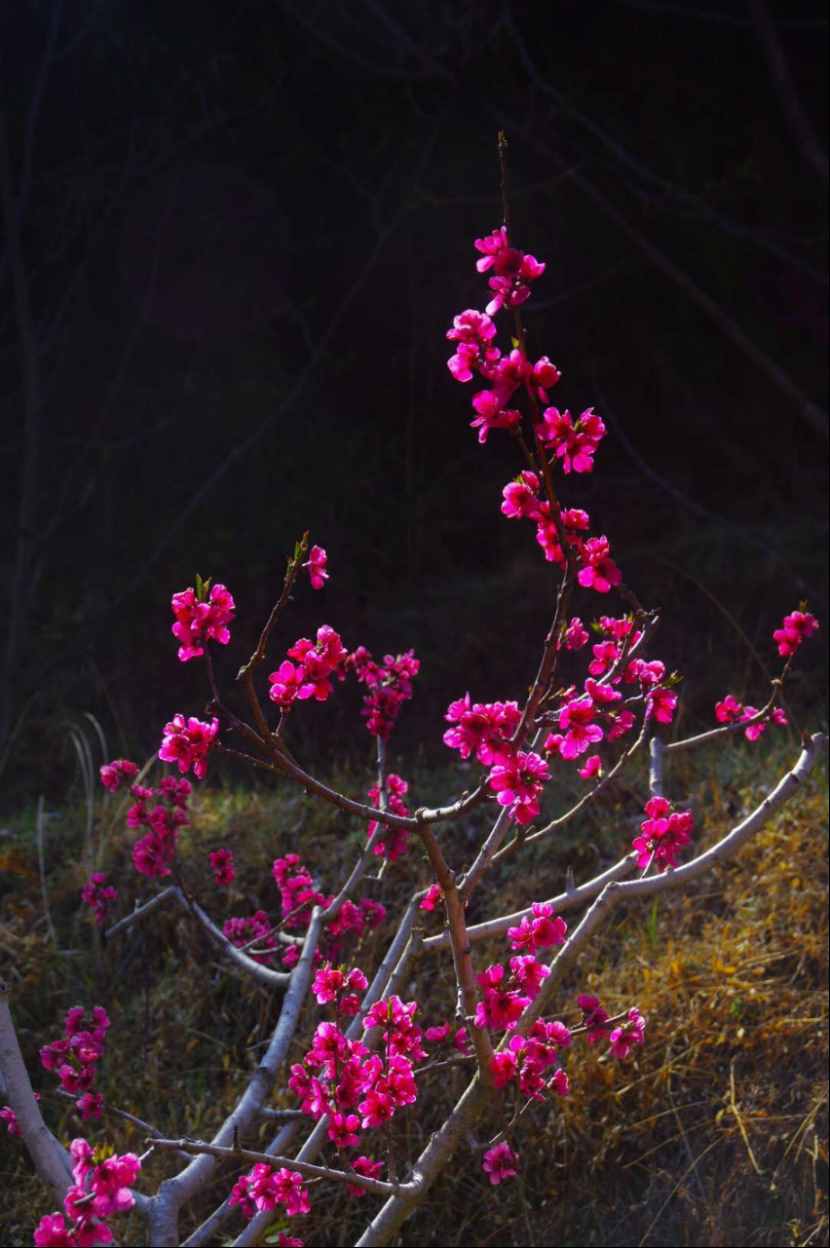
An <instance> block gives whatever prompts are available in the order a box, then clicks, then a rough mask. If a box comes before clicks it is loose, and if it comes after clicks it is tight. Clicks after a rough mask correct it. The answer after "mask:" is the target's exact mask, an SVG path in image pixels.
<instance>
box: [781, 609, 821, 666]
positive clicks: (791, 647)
mask: <svg viewBox="0 0 830 1248" xmlns="http://www.w3.org/2000/svg"><path fill="white" fill-rule="evenodd" d="M819 627H820V625H819V622H818V620H817V619H816V617H815V616H814V615H811V614H810V612H809V611H791V612H790V614H789V615H785V616H784V619H783V620H782V621H781V627H780V628H776V630H775V632H774V633H773V634H772V638H773V641H775V642H776V644H777V646H778V653H779V654H780V655H781V657H782V658H787V659H788V658H789V657H790V655H791V654H795V652H796V650H797V649H798V647H799V646H800V645H801V643H802V641H806V640H807V638H808V637H812V635H813V633H815V632H816V631H817V630H818V629H819Z"/></svg>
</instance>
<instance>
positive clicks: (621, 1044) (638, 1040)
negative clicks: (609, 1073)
mask: <svg viewBox="0 0 830 1248" xmlns="http://www.w3.org/2000/svg"><path fill="white" fill-rule="evenodd" d="M645 1029H646V1020H645V1019H644V1018H643V1016H642V1014H641V1013H640V1011H639V1010H638V1009H637V1008H636V1006H635V1007H633V1008H632V1009H630V1010H629V1011H628V1014H627V1016H626V1021H625V1022H624V1023H623V1024H622V1026H621V1027H615V1028H614V1029H613V1031H612V1032H611V1034H610V1035H609V1037H608V1043H609V1044H610V1046H611V1051H612V1052H613V1054H614V1056H615V1057H617V1058H619V1059H620V1061H625V1059H626V1058H627V1057H628V1055H629V1054H630V1053H631V1050H632V1049H633V1048H634V1046H635V1045H638V1044H643V1043H644V1040H645Z"/></svg>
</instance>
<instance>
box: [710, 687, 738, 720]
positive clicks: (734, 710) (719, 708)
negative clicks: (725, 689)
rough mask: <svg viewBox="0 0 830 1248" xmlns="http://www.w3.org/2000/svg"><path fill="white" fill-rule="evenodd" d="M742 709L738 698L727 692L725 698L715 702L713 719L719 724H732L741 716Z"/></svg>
mask: <svg viewBox="0 0 830 1248" xmlns="http://www.w3.org/2000/svg"><path fill="white" fill-rule="evenodd" d="M743 709H744V708H743V706H742V705H741V703H740V702H739V701H738V699H737V698H734V697H733V696H732V694H731V693H727V695H726V697H725V698H723V699H722V700H721V701H720V702H716V703H715V719H716V720H717V721H718V723H719V724H734V723H735V722H736V721H737V720H739V719H740V718H741V712H742V711H743Z"/></svg>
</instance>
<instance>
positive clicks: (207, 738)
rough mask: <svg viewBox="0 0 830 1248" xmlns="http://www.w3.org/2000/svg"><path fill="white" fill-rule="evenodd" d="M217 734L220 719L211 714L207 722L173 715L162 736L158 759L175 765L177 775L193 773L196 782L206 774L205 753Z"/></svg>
mask: <svg viewBox="0 0 830 1248" xmlns="http://www.w3.org/2000/svg"><path fill="white" fill-rule="evenodd" d="M218 735H219V720H218V719H217V718H216V716H215V715H214V716H213V718H212V719H211V721H210V723H205V722H204V721H203V720H200V719H196V718H195V717H194V716H192V715H191V716H190V717H189V718H188V719H187V720H186V719H185V717H184V715H174V716H173V718H172V720H171V721H170V722H169V723H168V724H165V726H164V736H163V738H162V742H161V749H160V750H159V758H160V759H161V761H162V762H164V763H177V764H178V767H179V771H180V772H186V771H189V770H190V768H191V767H192V768H193V772H194V774H195V775H196V777H197V779H199V780H204V778H205V776H206V775H207V756H208V752H209V750H210V748H211V746H212V745H213V742H214V741H215V740H216V737H217V736H218Z"/></svg>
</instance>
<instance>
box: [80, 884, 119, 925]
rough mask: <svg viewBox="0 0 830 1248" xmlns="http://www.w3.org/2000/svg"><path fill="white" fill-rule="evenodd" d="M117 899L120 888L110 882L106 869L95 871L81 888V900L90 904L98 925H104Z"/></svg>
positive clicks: (87, 904)
mask: <svg viewBox="0 0 830 1248" xmlns="http://www.w3.org/2000/svg"><path fill="white" fill-rule="evenodd" d="M117 900H118V889H117V888H116V887H115V885H113V884H110V882H109V876H108V875H107V873H106V871H93V873H92V875H91V876H90V877H89V879H88V880H87V882H86V884H84V886H83V888H82V889H81V901H82V902H83V903H84V905H85V906H89V908H90V910H91V911H92V915H93V918H94V919H95V924H96V926H97V927H103V926H104V924H105V923H106V921H107V916H108V915H109V912H110V908H111V907H112V906H114V905H115V903H116V901H117Z"/></svg>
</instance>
